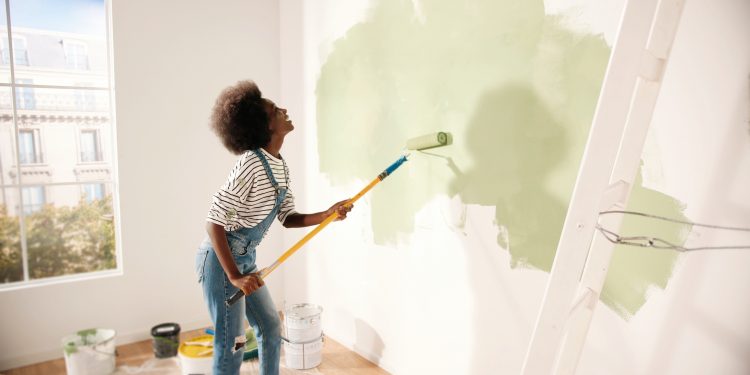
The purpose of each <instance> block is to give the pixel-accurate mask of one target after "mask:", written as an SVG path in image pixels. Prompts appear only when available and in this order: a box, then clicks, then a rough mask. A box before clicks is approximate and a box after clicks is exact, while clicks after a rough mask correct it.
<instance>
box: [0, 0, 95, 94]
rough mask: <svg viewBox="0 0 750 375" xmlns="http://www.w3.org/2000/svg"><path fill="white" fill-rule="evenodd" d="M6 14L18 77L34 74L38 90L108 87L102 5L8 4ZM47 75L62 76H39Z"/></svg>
mask: <svg viewBox="0 0 750 375" xmlns="http://www.w3.org/2000/svg"><path fill="white" fill-rule="evenodd" d="M10 8H11V10H10V14H11V19H12V20H11V24H12V25H13V27H12V30H11V32H12V35H13V41H14V43H13V44H14V45H13V51H14V54H17V55H18V56H14V60H15V62H16V69H17V73H19V72H30V73H32V74H33V73H35V72H36V74H35V75H36V77H35V79H34V83H36V84H41V85H57V86H63V85H64V86H75V85H79V84H80V83H85V84H86V85H87V86H94V87H106V86H107V43H106V36H107V34H106V12H105V6H104V0H36V1H28V0H26V1H24V0H11V2H10ZM16 40H23V41H22V42H19V43H16ZM17 44H18V45H17ZM16 52H17V53H16ZM4 54H5V52H4ZM3 58H4V59H5V56H4V57H3ZM4 61H5V60H4ZM50 69H52V70H62V71H65V74H58V75H54V76H50V75H46V74H43V71H49V70H50ZM40 73H42V74H40ZM16 78H18V77H16Z"/></svg>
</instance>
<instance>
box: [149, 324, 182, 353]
mask: <svg viewBox="0 0 750 375" xmlns="http://www.w3.org/2000/svg"><path fill="white" fill-rule="evenodd" d="M151 337H152V338H153V345H154V357H156V358H169V357H174V356H176V355H177V348H178V347H179V346H180V325H179V324H177V323H162V324H159V325H156V326H154V327H152V328H151Z"/></svg>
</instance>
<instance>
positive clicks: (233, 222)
mask: <svg viewBox="0 0 750 375" xmlns="http://www.w3.org/2000/svg"><path fill="white" fill-rule="evenodd" d="M211 128H212V129H213V131H214V132H215V133H216V134H217V135H218V136H219V138H220V139H221V141H222V143H223V144H224V146H225V147H226V148H227V149H228V150H229V151H231V152H232V153H234V154H238V155H240V157H239V160H238V161H237V163H236V164H235V166H234V168H232V171H231V172H230V173H229V178H228V179H227V181H226V182H225V183H224V185H222V186H221V188H220V189H219V190H218V191H217V192H216V193H215V194H214V196H213V202H212V204H211V208H210V210H209V212H208V217H207V219H206V220H207V223H206V230H207V232H208V238H206V239H205V240H204V241H203V243H201V245H200V247H199V250H198V255H197V257H196V271H197V273H198V279H199V281H200V282H201V284H202V285H203V294H204V296H205V300H206V303H207V304H208V309H209V312H210V314H211V320H212V321H213V324H214V328H215V335H214V362H213V374H214V375H224V374H231V375H235V374H239V370H240V365H242V355H243V352H244V349H245V332H244V329H243V321H242V320H243V318H247V320H248V321H249V322H250V325H251V326H252V327H253V330H254V331H255V335H256V338H257V340H258V356H259V357H260V373H261V375H276V374H278V373H279V355H280V349H281V324H280V321H279V315H278V313H277V311H276V307H275V305H274V303H273V301H272V300H271V294H270V293H269V292H268V288H267V287H265V286H264V284H263V280H262V279H261V278H260V276H259V274H260V272H259V270H258V267H257V266H256V265H255V259H256V258H255V248H256V247H257V246H258V244H260V242H261V240H262V239H263V237H264V235H265V234H266V231H267V230H268V228H269V227H270V225H271V223H272V222H273V219H274V218H278V220H279V221H280V222H281V223H282V224H283V225H284V226H285V227H287V228H294V227H305V226H310V225H317V224H320V223H321V222H322V221H323V220H324V219H325V218H326V217H328V216H329V215H331V214H333V213H334V212H338V213H339V217H340V219H344V218H346V214H347V213H348V212H349V211H350V210H351V205H347V204H346V202H347V201H346V200H344V201H341V202H338V203H335V204H334V205H333V206H331V207H330V208H329V209H327V210H325V211H321V212H318V213H313V214H301V213H297V212H296V211H295V208H294V196H293V195H292V192H291V190H290V189H289V169H288V168H287V166H286V163H285V162H284V159H283V158H282V157H281V154H280V150H281V147H282V145H283V144H284V137H285V136H286V135H287V134H289V132H291V131H292V130H294V125H292V122H291V121H290V120H289V116H287V111H286V110H285V109H283V108H279V107H277V106H276V104H274V102H272V101H271V100H268V99H266V98H263V96H262V95H261V92H260V90H259V89H258V86H257V85H256V84H255V83H254V82H252V81H241V82H238V83H237V84H236V85H234V86H230V87H228V88H226V89H225V90H224V91H223V92H222V93H221V94H220V95H219V97H218V99H217V100H216V104H215V105H214V108H213V112H212V115H211ZM237 290H242V291H243V292H244V294H245V297H244V298H243V299H241V300H240V301H238V302H237V303H235V304H234V305H232V306H229V307H228V306H226V304H225V302H224V301H226V300H227V299H229V297H231V296H232V295H233V294H234V293H235V292H236V291H237Z"/></svg>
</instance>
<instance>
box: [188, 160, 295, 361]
mask: <svg viewBox="0 0 750 375" xmlns="http://www.w3.org/2000/svg"><path fill="white" fill-rule="evenodd" d="M253 152H255V154H256V155H258V157H259V158H260V160H261V162H262V163H263V167H264V168H265V170H266V173H267V174H268V178H269V179H270V180H271V184H273V187H274V189H275V190H276V202H275V204H274V207H273V209H272V210H271V213H270V214H268V217H266V218H265V219H264V220H263V221H261V222H260V223H258V224H257V225H256V226H254V227H252V228H240V229H237V230H233V231H228V232H226V234H227V242H228V243H229V248H230V249H231V251H232V257H233V258H234V261H235V263H237V268H239V270H240V273H242V274H248V273H251V272H257V271H258V267H257V266H256V265H255V248H256V247H257V246H258V244H260V241H261V240H262V239H263V237H264V236H265V234H266V231H267V230H268V227H270V226H271V223H273V219H274V218H275V217H276V215H277V214H278V213H279V209H280V207H281V202H283V201H284V197H285V196H286V189H285V188H280V187H279V184H278V183H277V182H276V179H275V178H274V177H273V171H271V168H270V166H269V165H268V161H267V160H266V158H265V156H263V153H262V152H260V151H258V150H253ZM195 263H196V271H197V274H198V280H199V282H201V283H202V284H203V296H204V297H205V300H206V303H207V304H208V309H209V312H210V314H211V321H213V323H214V328H215V330H214V331H215V335H214V362H213V375H225V374H226V375H236V374H239V373H240V366H241V365H242V355H243V354H244V350H245V345H244V343H245V341H244V340H245V331H244V329H243V322H242V318H243V315H244V316H245V317H247V320H248V321H249V322H250V325H251V326H252V327H253V330H254V331H255V336H256V338H257V340H258V356H259V358H260V374H261V375H277V374H278V373H279V356H280V354H281V353H280V349H281V322H280V321H279V315H278V313H277V312H276V306H275V305H274V303H273V300H272V299H271V294H270V293H269V292H268V288H267V287H266V286H263V287H261V288H260V289H258V290H256V291H255V292H253V293H252V294H250V295H249V296H245V297H244V298H242V299H240V300H239V301H237V303H235V304H234V305H232V306H231V307H227V306H226V304H225V303H224V301H226V300H227V299H229V297H231V296H232V295H233V294H234V293H235V292H236V291H237V290H238V289H237V288H235V286H234V285H232V283H230V282H229V279H228V278H227V276H226V274H225V273H224V269H223V268H222V267H221V264H220V263H219V259H218V258H217V257H216V253H215V252H214V250H213V247H212V245H211V240H210V239H209V238H206V239H205V240H203V243H201V245H200V247H199V249H198V255H197V257H196V261H195Z"/></svg>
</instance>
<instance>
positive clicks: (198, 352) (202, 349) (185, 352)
mask: <svg viewBox="0 0 750 375" xmlns="http://www.w3.org/2000/svg"><path fill="white" fill-rule="evenodd" d="M197 342H206V343H211V345H207V346H203V345H186V343H197ZM213 342H214V337H213V336H211V335H203V336H198V337H196V338H193V339H190V340H189V341H186V342H183V343H182V344H180V349H179V355H180V357H186V358H193V359H195V358H213V356H214V351H213Z"/></svg>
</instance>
